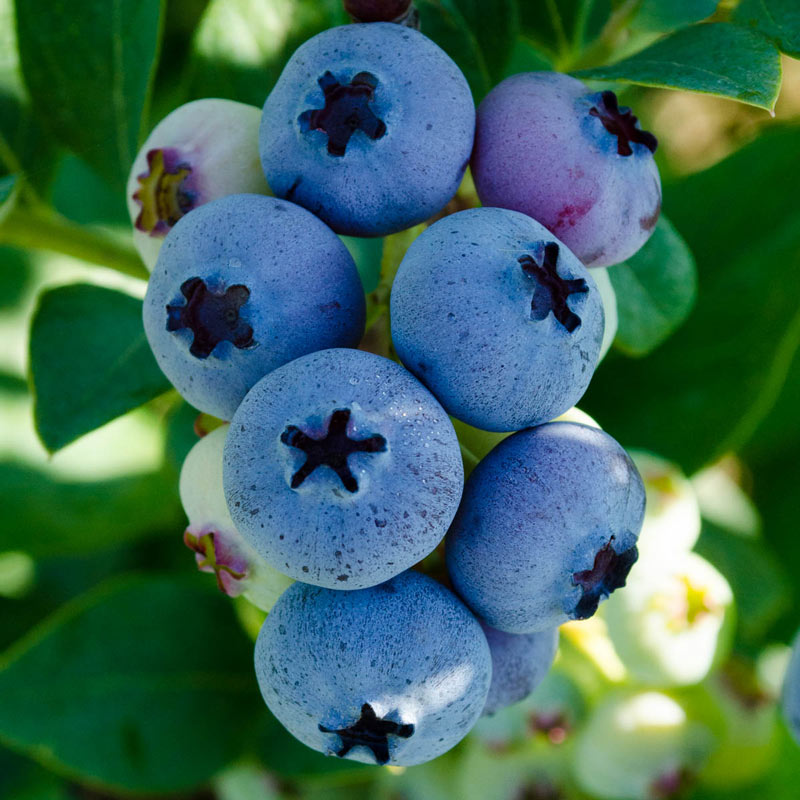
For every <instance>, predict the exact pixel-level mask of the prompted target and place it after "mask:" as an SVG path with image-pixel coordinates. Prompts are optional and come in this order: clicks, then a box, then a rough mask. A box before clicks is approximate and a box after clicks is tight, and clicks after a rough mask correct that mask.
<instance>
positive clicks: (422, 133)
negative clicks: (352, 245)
mask: <svg viewBox="0 0 800 800" xmlns="http://www.w3.org/2000/svg"><path fill="white" fill-rule="evenodd" d="M474 130H475V106H474V104H473V102H472V95H471V94H470V90H469V86H468V85H467V82H466V80H465V78H464V76H463V75H462V74H461V72H460V71H459V69H458V67H457V66H456V65H455V63H454V62H453V61H452V60H451V59H450V57H449V56H448V55H446V54H445V52H444V51H443V50H441V49H440V48H439V47H438V46H437V45H435V44H434V43H433V42H432V41H431V40H430V39H428V38H426V37H425V36H423V35H422V34H421V33H418V32H417V31H415V30H411V29H409V28H406V27H403V26H401V25H395V24H393V23H388V22H373V23H370V24H354V25H343V26H341V27H338V28H332V29H330V30H327V31H324V32H323V33H320V34H318V35H317V36H315V37H313V38H312V39H309V40H308V41H307V42H306V43H305V44H303V45H302V46H301V47H300V48H298V50H297V51H296V52H295V54H294V55H293V56H292V57H291V58H290V59H289V62H288V63H287V65H286V67H285V68H284V70H283V73H282V74H281V76H280V78H279V79H278V82H277V83H276V84H275V88H274V89H273V90H272V92H271V93H270V95H269V97H268V98H267V101H266V103H265V104H264V114H263V118H262V122H261V133H260V152H261V161H262V164H263V166H264V172H265V174H266V176H267V180H268V181H269V184H270V186H271V187H272V189H273V191H274V192H275V194H276V195H277V196H279V197H284V198H286V199H287V200H291V201H293V202H295V203H299V204H300V205H302V206H305V207H306V208H308V209H309V210H311V211H313V212H314V213H315V214H316V215H317V216H319V217H320V218H321V219H323V220H324V221H325V222H327V223H328V224H329V225H330V226H331V227H332V228H333V229H334V230H335V231H336V232H337V233H343V234H348V235H351V236H383V235H384V234H388V233H393V232H395V231H399V230H402V229H404V228H409V227H411V226H412V225H416V224H417V223H418V222H422V221H423V220H424V219H427V218H428V217H430V216H432V215H433V214H435V213H437V212H438V211H440V210H441V209H442V208H443V207H444V206H445V205H446V203H447V202H448V201H449V200H450V198H451V197H452V196H453V195H454V194H455V192H456V189H458V185H459V183H460V182H461V178H462V177H463V174H464V170H465V168H466V165H467V163H468V161H469V156H470V152H471V151H472V140H473V135H474Z"/></svg>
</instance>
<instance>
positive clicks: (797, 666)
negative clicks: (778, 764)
mask: <svg viewBox="0 0 800 800" xmlns="http://www.w3.org/2000/svg"><path fill="white" fill-rule="evenodd" d="M781 703H782V706H783V716H784V719H785V720H786V724H787V725H788V726H789V730H790V731H791V733H792V736H794V739H795V741H796V742H797V744H798V745H800V632H798V634H797V635H796V636H795V639H794V645H793V646H792V656H791V658H790V659H789V666H788V667H787V668H786V675H785V677H784V679H783V692H782V696H781Z"/></svg>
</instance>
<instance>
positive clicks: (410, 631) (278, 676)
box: [255, 571, 492, 765]
mask: <svg viewBox="0 0 800 800" xmlns="http://www.w3.org/2000/svg"><path fill="white" fill-rule="evenodd" d="M255 664H256V675H257V677H258V684H259V686H260V688H261V693H262V695H263V696H264V700H265V701H266V703H267V705H268V706H269V709H270V711H272V713H273V714H274V715H275V716H276V717H277V718H278V720H280V722H281V723H282V724H283V725H284V726H285V727H286V728H287V729H288V730H289V732H290V733H291V734H292V735H293V736H296V737H297V738H298V739H299V740H300V741H301V742H303V743H304V744H306V745H308V746H309V747H313V748H314V749H315V750H319V751H320V752H322V753H326V754H328V755H336V756H339V757H341V758H350V759H353V760H355V761H363V762H365V763H367V764H395V765H411V764H419V763H422V762H424V761H428V760H430V759H432V758H435V757H436V756H438V755H441V754H442V753H444V752H446V751H447V750H449V749H450V748H451V747H453V746H454V745H455V744H456V743H457V742H459V741H460V740H461V739H462V738H463V737H464V736H465V735H466V734H467V732H468V731H469V730H470V728H472V726H473V725H474V724H475V722H476V721H477V719H478V717H479V716H480V714H481V710H482V709H483V706H484V703H485V702H486V695H487V692H488V690H489V683H490V681H491V670H492V665H491V657H490V655H489V647H488V645H487V643H486V637H485V636H484V635H483V632H482V631H481V627H480V625H479V624H478V622H477V620H476V619H475V618H474V617H473V616H472V615H471V614H470V613H469V611H468V610H467V609H466V608H465V607H464V605H463V604H462V603H461V602H460V601H459V600H458V599H457V598H456V597H455V596H454V595H453V594H452V592H450V591H449V590H447V589H445V588H444V587H443V586H441V585H440V584H438V583H437V582H436V581H434V580H433V579H432V578H429V577H427V576H425V575H422V574H420V573H418V572H413V571H411V572H404V573H403V574H401V575H398V576H397V577H395V578H393V579H392V580H390V581H388V582H386V583H383V584H380V585H379V586H374V587H372V588H369V589H361V590H359V591H355V592H341V591H335V590H332V589H323V588H320V587H315V586H309V585H307V584H303V583H296V584H294V585H293V586H291V587H289V589H287V590H286V592H284V593H283V595H282V596H281V598H280V600H278V602H277V604H276V605H275V607H274V608H273V609H272V612H271V613H270V615H269V617H268V618H267V620H266V622H265V623H264V626H263V627H262V629H261V633H260V634H259V636H258V641H257V643H256V651H255Z"/></svg>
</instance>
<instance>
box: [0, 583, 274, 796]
mask: <svg viewBox="0 0 800 800" xmlns="http://www.w3.org/2000/svg"><path fill="white" fill-rule="evenodd" d="M0 696H1V697H2V698H3V702H2V704H0V740H2V741H3V742H5V743H6V744H7V745H8V746H10V747H12V748H14V749H17V750H20V751H21V752H23V753H26V754H27V755H30V756H31V757H33V758H35V759H36V760H37V761H40V762H41V763H42V764H44V765H45V766H47V767H48V768H50V769H53V770H54V771H57V772H62V773H66V774H69V775H74V776H76V777H78V778H79V779H81V780H82V781H85V782H88V783H92V784H99V785H102V786H109V787H115V788H118V789H124V790H125V791H126V792H150V793H155V792H159V793H166V792H175V791H179V790H188V789H190V788H193V787H196V786H198V785H199V784H201V783H203V782H204V781H206V780H208V779H209V778H210V777H211V776H212V775H213V774H214V773H216V772H217V771H218V770H219V769H221V768H222V767H224V766H225V765H226V764H227V763H229V762H230V761H232V760H233V759H234V758H236V757H237V756H238V755H239V754H240V753H241V752H242V750H243V748H244V744H245V741H246V740H247V738H248V736H249V734H250V733H251V730H252V726H253V725H254V724H255V720H256V718H257V715H258V714H259V712H260V710H261V708H262V707H263V706H262V701H261V699H260V697H259V696H258V691H257V689H256V681H255V677H254V675H253V666H252V647H251V645H250V643H249V642H248V641H247V639H246V637H245V636H244V635H243V634H242V632H241V630H240V629H239V627H238V625H237V624H236V620H235V617H234V614H233V609H232V607H231V605H230V602H229V601H228V600H227V598H225V597H223V596H222V595H220V594H219V593H216V592H214V591H213V590H209V589H207V587H206V584H205V582H198V581H197V580H195V579H194V576H192V579H191V580H188V579H186V578H177V577H175V576H171V577H164V578H160V577H149V578H145V577H127V578H118V579H114V580H112V581H109V582H107V583H106V584H105V585H103V586H101V587H98V588H97V589H96V590H93V591H92V592H90V593H88V594H86V595H84V596H82V597H81V598H78V600H76V601H75V602H73V603H70V604H69V605H67V606H65V607H64V608H63V609H61V611H59V612H58V613H56V614H55V615H54V616H53V617H51V618H50V619H49V620H47V621H46V622H45V623H44V624H43V625H41V626H39V627H38V628H35V629H34V630H33V631H31V633H30V634H29V635H28V636H27V637H26V638H25V639H23V640H22V641H21V642H19V643H18V644H17V645H15V646H14V647H12V648H11V649H10V650H9V651H7V652H6V654H5V655H4V657H3V660H2V661H1V662H0Z"/></svg>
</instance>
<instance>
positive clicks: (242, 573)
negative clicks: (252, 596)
mask: <svg viewBox="0 0 800 800" xmlns="http://www.w3.org/2000/svg"><path fill="white" fill-rule="evenodd" d="M215 537H216V533H215V532H214V531H211V532H210V533H206V534H202V535H201V536H195V535H194V534H193V533H191V532H190V531H188V530H187V531H186V532H185V533H184V534H183V543H184V544H185V545H186V546H187V547H188V548H189V549H190V550H192V551H193V552H194V553H195V554H196V555H197V556H200V558H198V559H197V568H198V569H199V570H200V571H201V572H213V573H214V577H215V578H216V579H217V586H218V587H219V590H220V591H221V592H223V593H225V594H228V595H231V596H233V595H232V594H231V592H230V590H229V587H228V586H227V585H226V581H225V580H224V578H223V575H228V576H230V579H231V580H233V581H241V580H243V579H244V578H245V577H246V576H247V571H246V569H241V570H237V569H236V568H235V566H236V565H235V564H226V563H224V561H223V560H222V556H221V555H220V554H219V553H218V552H217V546H216V545H217V543H216V541H215Z"/></svg>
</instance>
